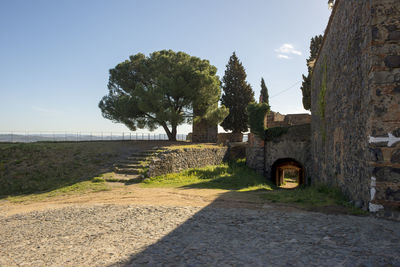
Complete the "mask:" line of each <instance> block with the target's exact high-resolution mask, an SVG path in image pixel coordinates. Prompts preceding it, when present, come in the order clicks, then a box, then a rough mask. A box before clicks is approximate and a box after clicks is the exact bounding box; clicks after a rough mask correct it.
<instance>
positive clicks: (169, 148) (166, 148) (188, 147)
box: [160, 144, 221, 151]
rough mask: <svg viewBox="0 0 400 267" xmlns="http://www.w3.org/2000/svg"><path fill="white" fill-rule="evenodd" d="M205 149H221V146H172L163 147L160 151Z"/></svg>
mask: <svg viewBox="0 0 400 267" xmlns="http://www.w3.org/2000/svg"><path fill="white" fill-rule="evenodd" d="M204 148H221V146H220V145H215V144H188V145H172V146H167V147H162V148H161V149H160V151H163V150H184V149H204Z"/></svg>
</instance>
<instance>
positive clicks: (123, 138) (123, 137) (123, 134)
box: [122, 132, 125, 141]
mask: <svg viewBox="0 0 400 267" xmlns="http://www.w3.org/2000/svg"><path fill="white" fill-rule="evenodd" d="M122 141H125V133H124V132H122Z"/></svg>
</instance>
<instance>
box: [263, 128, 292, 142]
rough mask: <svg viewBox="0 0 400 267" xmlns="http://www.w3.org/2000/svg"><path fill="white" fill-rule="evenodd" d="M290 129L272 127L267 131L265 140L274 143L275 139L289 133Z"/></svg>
mask: <svg viewBox="0 0 400 267" xmlns="http://www.w3.org/2000/svg"><path fill="white" fill-rule="evenodd" d="M288 130H289V128H288V127H279V126H278V127H272V128H269V129H267V130H265V140H266V141H273V140H274V139H276V138H278V137H280V136H282V135H284V134H286V133H287V132H288Z"/></svg>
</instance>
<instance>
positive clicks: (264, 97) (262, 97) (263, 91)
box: [260, 78, 269, 106]
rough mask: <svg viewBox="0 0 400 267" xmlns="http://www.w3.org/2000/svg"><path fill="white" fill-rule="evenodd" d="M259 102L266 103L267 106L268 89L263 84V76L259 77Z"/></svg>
mask: <svg viewBox="0 0 400 267" xmlns="http://www.w3.org/2000/svg"><path fill="white" fill-rule="evenodd" d="M260 103H266V104H268V106H269V95H268V89H267V86H266V85H265V81H264V78H261V91H260Z"/></svg>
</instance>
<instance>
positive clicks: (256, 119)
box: [247, 103, 270, 139]
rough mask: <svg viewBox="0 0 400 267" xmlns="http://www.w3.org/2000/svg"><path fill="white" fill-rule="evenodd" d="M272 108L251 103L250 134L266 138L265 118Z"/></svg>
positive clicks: (248, 108) (264, 104)
mask: <svg viewBox="0 0 400 267" xmlns="http://www.w3.org/2000/svg"><path fill="white" fill-rule="evenodd" d="M269 110H270V107H269V105H268V104H266V103H259V104H257V103H250V104H249V105H248V106H247V112H248V114H249V126H250V132H252V133H254V134H255V135H257V136H259V137H260V138H261V139H264V138H265V130H266V128H265V126H264V118H265V115H266V114H267V112H269Z"/></svg>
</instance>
